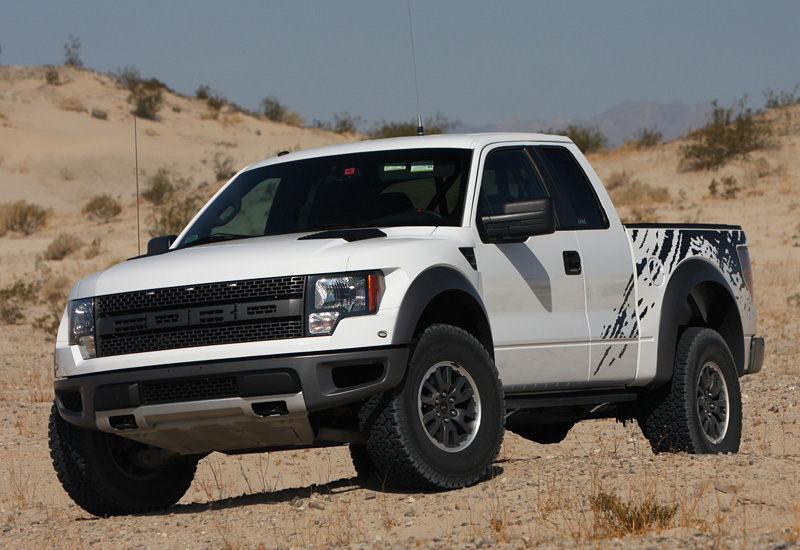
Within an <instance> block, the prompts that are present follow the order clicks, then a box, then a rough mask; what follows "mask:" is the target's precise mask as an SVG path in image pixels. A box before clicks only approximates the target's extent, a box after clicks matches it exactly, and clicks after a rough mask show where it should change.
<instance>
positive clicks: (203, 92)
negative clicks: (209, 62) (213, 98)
mask: <svg viewBox="0 0 800 550" xmlns="http://www.w3.org/2000/svg"><path fill="white" fill-rule="evenodd" d="M209 94H211V86H209V85H208V84H201V85H200V86H198V87H197V89H196V90H195V91H194V96H195V97H196V98H197V99H208V96H209Z"/></svg>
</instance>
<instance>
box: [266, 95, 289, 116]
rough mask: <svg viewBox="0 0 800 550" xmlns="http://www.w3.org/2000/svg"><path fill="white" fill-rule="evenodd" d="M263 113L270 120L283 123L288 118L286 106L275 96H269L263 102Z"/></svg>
mask: <svg viewBox="0 0 800 550" xmlns="http://www.w3.org/2000/svg"><path fill="white" fill-rule="evenodd" d="M261 112H262V113H263V114H264V116H265V117H267V118H268V119H270V120H274V121H275V122H283V119H284V117H285V116H286V105H283V104H281V102H280V101H278V98H276V97H275V96H268V97H265V98H264V99H262V100H261Z"/></svg>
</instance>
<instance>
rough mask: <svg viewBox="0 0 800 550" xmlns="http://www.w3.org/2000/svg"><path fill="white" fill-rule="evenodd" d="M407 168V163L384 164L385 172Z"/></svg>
mask: <svg viewBox="0 0 800 550" xmlns="http://www.w3.org/2000/svg"><path fill="white" fill-rule="evenodd" d="M405 169H406V163H403V164H385V165H384V166H383V171H384V172H398V171H400V170H405Z"/></svg>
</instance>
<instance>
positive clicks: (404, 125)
mask: <svg viewBox="0 0 800 550" xmlns="http://www.w3.org/2000/svg"><path fill="white" fill-rule="evenodd" d="M418 123H419V121H418V120H412V121H409V122H386V121H385V120H382V121H380V122H377V123H375V124H374V125H373V126H372V128H371V129H370V130H368V131H367V135H368V136H369V137H370V138H371V139H381V138H392V137H401V136H415V135H417V125H418ZM422 126H423V128H424V130H425V133H426V134H427V135H429V136H430V135H434V134H446V133H447V132H449V131H450V130H452V129H453V128H454V127H456V126H458V121H454V122H451V121H450V120H448V119H447V117H445V116H444V115H443V114H442V113H436V115H435V116H434V117H433V118H429V119H426V120H424V121H423V123H422Z"/></svg>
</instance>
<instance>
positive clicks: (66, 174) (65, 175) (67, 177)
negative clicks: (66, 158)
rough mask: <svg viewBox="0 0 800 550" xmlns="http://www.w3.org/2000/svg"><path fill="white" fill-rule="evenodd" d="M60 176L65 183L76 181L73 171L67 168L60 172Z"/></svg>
mask: <svg viewBox="0 0 800 550" xmlns="http://www.w3.org/2000/svg"><path fill="white" fill-rule="evenodd" d="M59 174H60V175H61V179H62V180H64V181H72V180H74V179H75V174H73V173H72V170H70V169H69V168H66V167H65V168H62V169H61V170H60V171H59Z"/></svg>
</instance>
